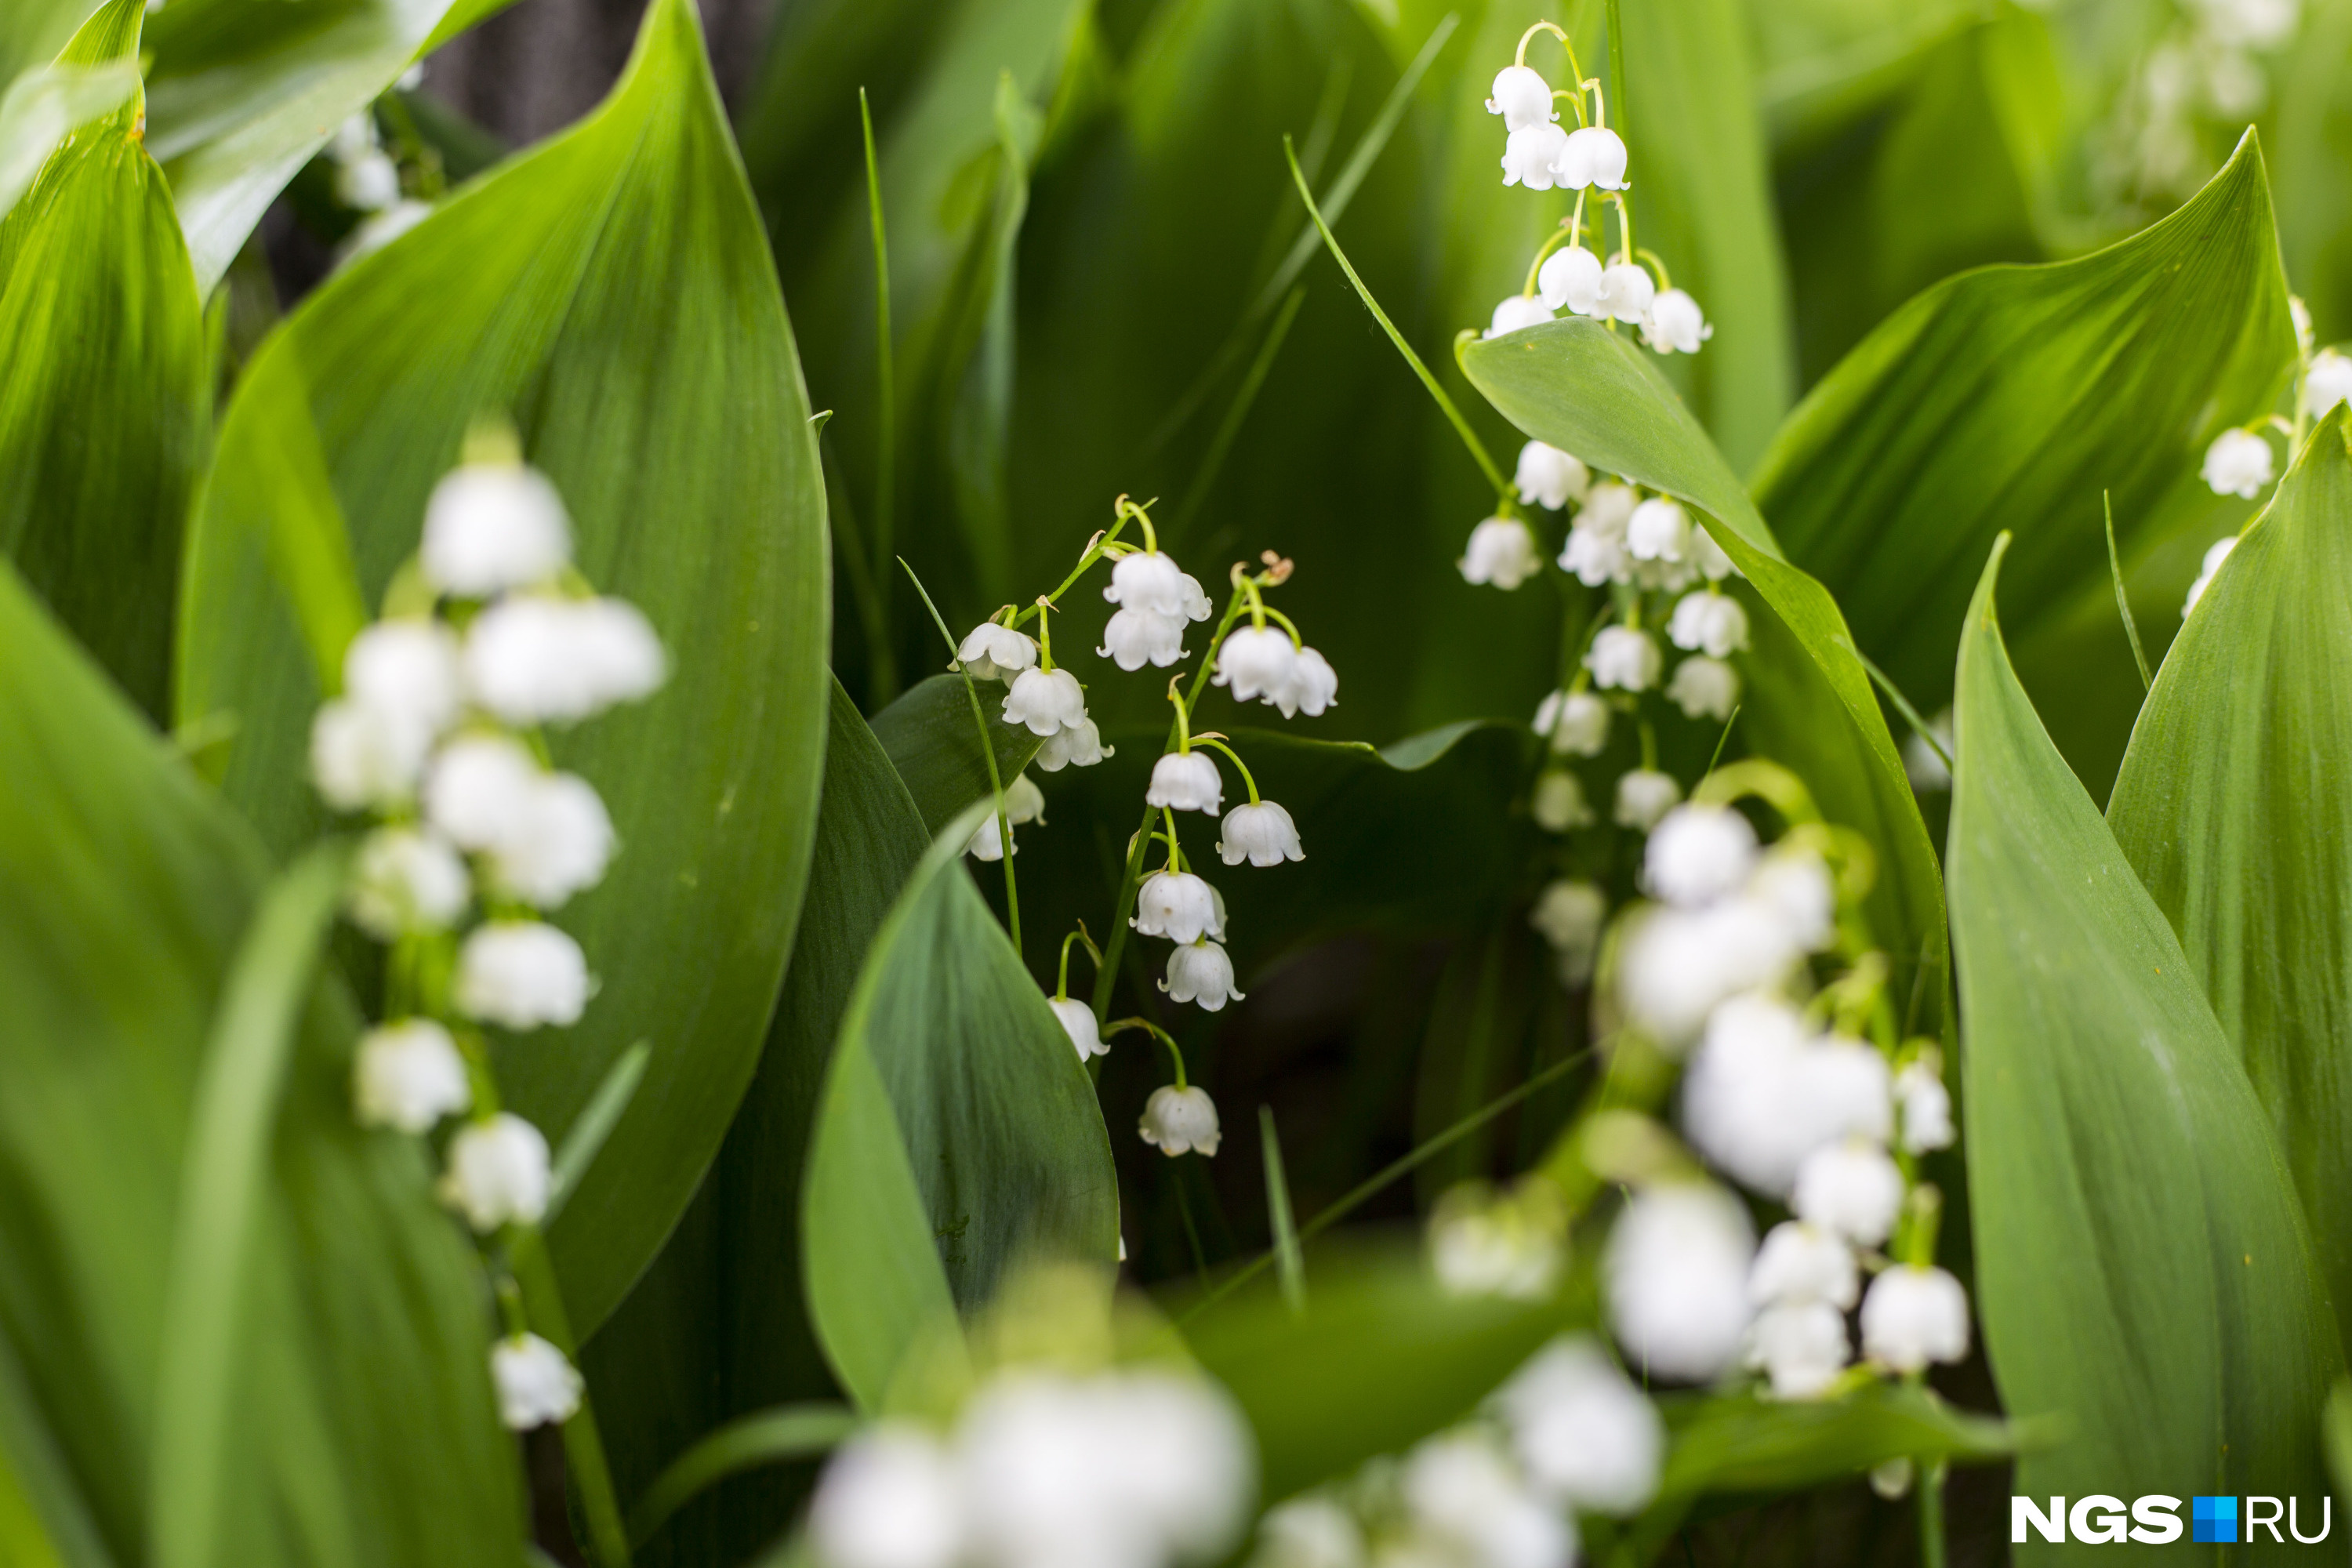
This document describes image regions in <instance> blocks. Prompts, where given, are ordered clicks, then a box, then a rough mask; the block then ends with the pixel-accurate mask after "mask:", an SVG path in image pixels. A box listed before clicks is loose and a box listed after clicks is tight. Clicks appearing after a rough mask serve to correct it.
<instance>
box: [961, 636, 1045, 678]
mask: <svg viewBox="0 0 2352 1568" xmlns="http://www.w3.org/2000/svg"><path fill="white" fill-rule="evenodd" d="M955 662H956V663H957V664H958V665H960V666H961V667H962V668H963V669H964V671H965V672H966V673H967V674H969V675H970V676H971V678H972V679H974V680H1006V681H1009V680H1011V679H1013V677H1014V676H1016V675H1019V674H1020V673H1021V672H1022V671H1023V670H1024V669H1034V668H1036V664H1037V639H1036V638H1034V637H1031V636H1029V635H1028V634H1027V633H1025V632H1016V631H1014V630H1013V628H1012V627H1011V626H1000V625H998V624H997V623H996V622H994V621H982V622H981V623H980V625H978V626H974V627H972V628H971V631H970V632H968V633H967V634H965V637H964V639H963V642H962V643H961V645H960V646H958V647H957V648H956V657H955Z"/></svg>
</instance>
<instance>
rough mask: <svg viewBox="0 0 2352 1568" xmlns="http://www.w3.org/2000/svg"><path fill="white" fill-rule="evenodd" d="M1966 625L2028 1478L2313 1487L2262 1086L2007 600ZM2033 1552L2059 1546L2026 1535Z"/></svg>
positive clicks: (2306, 1260) (1993, 1096) (2320, 1286)
mask: <svg viewBox="0 0 2352 1568" xmlns="http://www.w3.org/2000/svg"><path fill="white" fill-rule="evenodd" d="M1999 570H2000V551H1999V549H1998V548H1996V550H1995V552H1994V558H1993V560H1992V562H1991V563H1990V564H1988V565H1987V567H1986V569H1985V574H1984V576H1983V579H1982V581H1981V582H1980V583H1979V586H1978V589H1977V596H1976V599H1975V602H1974V603H1973V604H1972V605H1970V606H1969V614H1968V620H1967V626H1966V630H1965V634H1964V636H1963V637H1962V640H1961V644H1960V654H1959V678H1958V706H1957V713H1958V738H1959V752H1958V763H1959V769H1958V776H1957V777H1956V779H1955V781H1954V791H1953V797H1952V826H1951V842H1950V847H1949V849H1948V854H1947V860H1946V863H1947V865H1948V868H1949V871H1950V877H1951V900H1952V935H1953V948H1954V952H1955V955H1956V957H1957V959H1958V970H1959V994H1960V1017H1961V1032H1960V1037H1961V1046H1962V1052H1961V1056H1960V1064H1961V1070H1962V1085H1963V1088H1964V1089H1965V1091H1966V1092H1965V1095H1964V1099H1965V1100H1966V1103H1967V1108H1968V1114H1967V1117H1966V1120H1965V1128H1966V1133H1967V1140H1968V1142H1967V1152H1968V1171H1969V1210H1970V1215H1971V1220H1972V1229H1973V1233H1974V1241H1975V1247H1976V1292H1977V1302H1976V1304H1977V1310H1978V1312H1979V1316H1980V1319H1981V1327H1982V1331H1983V1335H1984V1340H1985V1348H1986V1351H1987V1352H1988V1355H1989V1357H1990V1362H1991V1364H1992V1372H1993V1377H1994V1381H1995V1382H1996V1383H1997V1384H1999V1386H2000V1394H2001V1404H2002V1405H2003V1407H2004V1408H2005V1409H2007V1410H2008V1412H2009V1413H2010V1415H2011V1416H2012V1417H2015V1418H2019V1419H2029V1420H2030V1419H2033V1418H2037V1417H2042V1416H2045V1415H2063V1417H2064V1420H2065V1426H2064V1432H2063V1439H2062V1440H2061V1441H2059V1442H2058V1443H2056V1444H2055V1445H2053V1447H2049V1448H2048V1449H2046V1450H2037V1451H2033V1452H2029V1453H2027V1454H2024V1455H2022V1456H2021V1458H2020V1459H2019V1462H2018V1469H2017V1475H2016V1479H2015V1481H2014V1482H2013V1483H2012V1489H2013V1490H2015V1491H2016V1492H2018V1493H2019V1494H2021V1495H2029V1496H2033V1497H2046V1496H2050V1495H2053V1494H2063V1495H2065V1496H2067V1497H2070V1498H2071V1497H2080V1496H2083V1495H2085V1494H2088V1493H2092V1492H2106V1493H2111V1494H2113V1495H2116V1496H2120V1497H2133V1496H2136V1495H2138V1494H2140V1493H2143V1492H2151V1491H2162V1492H2167V1493H2169V1494H2172V1495H2179V1496H2186V1495H2188V1494H2189V1493H2192V1492H2204V1493H2213V1494H2234V1493H2242V1492H2245V1491H2249V1490H2251V1489H2253V1488H2254V1487H2257V1486H2259V1487H2261V1488H2263V1489H2264V1490H2265V1491H2266V1492H2271V1493H2273V1494H2276V1495H2279V1496H2286V1495H2290V1494H2294V1493H2301V1494H2303V1495H2305V1496H2310V1495H2315V1494H2316V1493H2317V1492H2319V1491H2320V1490H2321V1489H2324V1487H2325V1486H2326V1480H2325V1478H2324V1476H2323V1474H2322V1472H2321V1469H2320V1458H2319V1447H2318V1433H2319V1413H2320V1405H2321V1402H2322V1401H2324V1400H2325V1399H2326V1394H2327V1389H2328V1387H2329V1385H2330V1384H2333V1383H2334V1381H2335V1380H2336V1376H2337V1375H2338V1374H2339V1373H2340V1371H2341V1369H2342V1366H2343V1356H2342V1352H2341V1351H2340V1350H2339V1349H2338V1346H2337V1342H2336V1325H2335V1321H2334V1319H2333V1318H2332V1317H2331V1316H2330V1314H2329V1310H2328V1303H2327V1297H2326V1289H2325V1283H2324V1280H2323V1279H2322V1277H2321V1274H2320V1271H2319V1268H2318V1266H2317V1264H2316V1262H2315V1259H2314V1257H2313V1252H2312V1244H2311V1237H2310V1231H2309V1227H2308V1226H2306V1224H2305V1220H2304V1216H2303V1212H2302V1210H2301V1208H2300V1207H2299V1206H2298V1205H2297V1204H2296V1202H2295V1195H2294V1183H2293V1180H2292V1178H2291V1177H2290V1175H2289V1173H2288V1170H2287V1166H2286V1163H2285V1161H2284V1159H2283V1158H2282V1157H2281V1154H2280V1151H2279V1146H2278V1143H2277V1141H2276V1139H2275V1138H2274V1137H2273V1133H2272V1131H2271V1126H2270V1121H2269V1118H2268V1117H2267V1116H2266V1115H2265V1114H2264V1112H2263V1106H2262V1101H2261V1100H2259V1099H2258V1098H2257V1097H2256V1096H2255V1093H2254V1090H2253V1087H2252V1084H2251V1083H2250V1082H2249V1081H2248V1080H2247V1078H2246V1074H2245V1072H2244V1070H2243V1068H2241V1067H2240V1066H2239V1064H2238V1061H2237V1058H2236V1055H2235V1053H2234V1052H2233V1051H2232V1050H2231V1045H2230V1041H2229V1039H2228V1037H2226V1036H2225V1035H2224V1034H2223V1033H2222V1031H2221V1026H2220V1025H2218V1024H2217V1023H2216V1022H2215V1021H2214V1018H2213V1014H2212V1011H2211V1009H2210V1008H2209V1007H2208V1006H2207V1005H2206V1003H2205V997H2204V994H2203V993H2202V992H2201V991H2200V989H2199V986H2198V981H2197V973H2196V971H2195V970H2194V969H2193V968H2192V967H2191V966H2190V964H2189V960H2188V959H2187V958H2186V957H2185V956H2184V955H2183V954H2182V952H2181V951H2180V943H2179V939H2178V938H2176V937H2175V936H2174V934H2173V931H2172V928H2171V927H2170V926H2169V925H2168V924H2167V923H2166V922H2165V918H2164V914H2163V911H2162V910H2159V909H2158V907H2157V904H2156V902H2155V901H2154V900H2151V899H2150V898H2149V897H2148V894H2147V889H2145V888H2143V887H2142V886H2141V885H2140V882H2139V879H2138V878H2137V877H2136V876H2135V875H2134V874H2133V872H2132V868H2131V865H2130V863H2129V862H2128V861H2127V860H2126V859H2125V858H2124V854H2123V851H2122V850H2121V848H2120V847H2118V846H2117V845H2116V840H2115V837H2114V836H2113V835H2112V834H2110V833H2109V832H2108V830H2107V826H2106V824H2105V821H2103V820H2102V819H2101V818H2100V816H2099V812H2098V808H2097V807H2096V806H2095V805H2093V804H2092V803H2091V800H2090V797H2089V796H2087V795H2084V792H2083V788H2082V785H2081V784H2078V783H2076V782H2075V779H2074V774H2073V773H2071V772H2069V771H2068V769H2067V767H2066V764H2065V762H2064V761H2063V759H2062V758H2061V757H2060V756H2059V754H2058V752H2057V749H2056V748H2055V747H2053V745H2052V744H2051V743H2050V739H2049V737H2048V736H2047V735H2046V734H2044V733H2043V732H2042V725H2041V722H2040V721H2039V720H2037V719H2036V718H2035V717H2034V713H2033V709H2032V704H2031V703H2030V702H2028V701H2027V700H2026V697H2025V693H2024V691H2023V690H2022V689H2021V688H2020V687H2019V686H2018V684H2017V679H2016V677H2015V676H2014V674H2013V673H2012V672H2011V668H2010V665H2009V658H2008V654H2007V652H2006V651H2005V650H2004V648H2003V647H2002V646H2001V637H2000V627H1999V626H1998V625H1997V623H1996V621H1995V619H1994V614H1993V584H1994V582H1995V578H1996V574H1998V572H1999ZM2029 1549H2030V1550H2031V1551H2032V1552H2034V1553H2035V1554H2036V1555H2037V1556H2047V1555H2050V1553H2048V1552H2045V1551H2044V1550H2043V1549H2042V1547H2041V1546H2039V1545H2038V1544H2035V1543H2032V1542H2029Z"/></svg>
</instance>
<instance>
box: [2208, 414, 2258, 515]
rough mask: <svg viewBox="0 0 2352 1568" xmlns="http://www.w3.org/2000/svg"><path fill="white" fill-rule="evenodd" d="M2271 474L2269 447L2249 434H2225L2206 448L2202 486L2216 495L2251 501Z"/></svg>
mask: <svg viewBox="0 0 2352 1568" xmlns="http://www.w3.org/2000/svg"><path fill="white" fill-rule="evenodd" d="M2274 471H2275V470H2274V469H2273V464H2272V458H2271V444H2270V443H2269V442H2268V441H2265V440H2263V438H2262V437H2260V436H2258V435H2256V434H2255V433H2254V432H2252V430H2224V431H2222V432H2221V434H2220V435H2219V436H2216V437H2213V444H2212V445H2211V446H2210V447H2206V448H2205V482H2206V483H2207V484H2208V485H2210V486H2211V487H2212V489H2213V493H2214V494H2215V495H2224V496H2243V497H2245V498H2246V499H2247V500H2253V499H2254V497H2256V496H2258V495H2260V494H2262V493H2263V486H2265V485H2267V484H2269V483H2270V482H2271V475H2272V474H2273V472H2274Z"/></svg>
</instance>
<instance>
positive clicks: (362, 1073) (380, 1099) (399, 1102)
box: [352, 1018, 474, 1132]
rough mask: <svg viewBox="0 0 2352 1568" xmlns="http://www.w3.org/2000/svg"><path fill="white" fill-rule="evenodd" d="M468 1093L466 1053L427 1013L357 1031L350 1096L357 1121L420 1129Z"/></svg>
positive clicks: (462, 1102) (458, 1106)
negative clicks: (357, 1041)
mask: <svg viewBox="0 0 2352 1568" xmlns="http://www.w3.org/2000/svg"><path fill="white" fill-rule="evenodd" d="M473 1098H474V1096H473V1090H472V1089H471V1087H470V1086H469V1085H468V1084H467V1079H466V1062H465V1058H462V1057H460V1056H459V1055H458V1054H457V1044H456V1042H455V1041H453V1040H451V1039H450V1037H449V1031H448V1030H446V1029H445V1028H443V1027H442V1026H440V1025H438V1024H436V1023H435V1022H434V1021H433V1020H432V1019H430V1018H406V1019H403V1020H402V1021H401V1022H399V1023H397V1024H386V1025H383V1026H382V1027H379V1028H374V1029H370V1030H369V1031H368V1032H367V1033H366V1034H365V1035H362V1037H360V1048H359V1054H358V1056H357V1057H355V1058H353V1060H352V1107H353V1110H354V1113H355V1114H356V1115H357V1116H358V1118H359V1121H360V1125H361V1126H362V1127H389V1128H392V1129H394V1131H401V1132H424V1131H428V1130H430V1129H431V1127H432V1126H433V1124H434V1123H435V1122H436V1121H440V1120H441V1119H442V1118H443V1117H445V1116H447V1115H449V1114H451V1113H452V1112H455V1111H459V1110H465V1109H466V1107H467V1106H468V1105H470V1104H472V1103H473Z"/></svg>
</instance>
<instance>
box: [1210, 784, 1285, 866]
mask: <svg viewBox="0 0 2352 1568" xmlns="http://www.w3.org/2000/svg"><path fill="white" fill-rule="evenodd" d="M1217 853H1218V855H1220V856H1221V857H1223V859H1224V862H1225V864H1226V865H1228V866H1238V865H1240V864H1241V863H1242V862H1243V861H1244V860H1247V861H1248V862H1249V863H1250V864H1251V865H1253V866H1279V865H1281V864H1282V863H1283V862H1284V861H1285V860H1304V859H1306V858H1307V851H1306V850H1305V849H1304V848H1303V847H1300V845H1299V842H1298V825H1297V823H1295V822H1293V821H1291V820H1290V813H1288V812H1287V811H1285V810H1284V809H1283V808H1282V807H1281V806H1279V805H1276V804H1275V803H1274V802H1272V801H1270V800H1261V801H1254V802H1251V803H1250V804H1249V805H1237V806H1235V807H1234V808H1233V810H1231V811H1229V812H1227V813H1225V820H1224V823H1223V826H1222V827H1221V829H1220V837H1218V839H1217Z"/></svg>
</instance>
